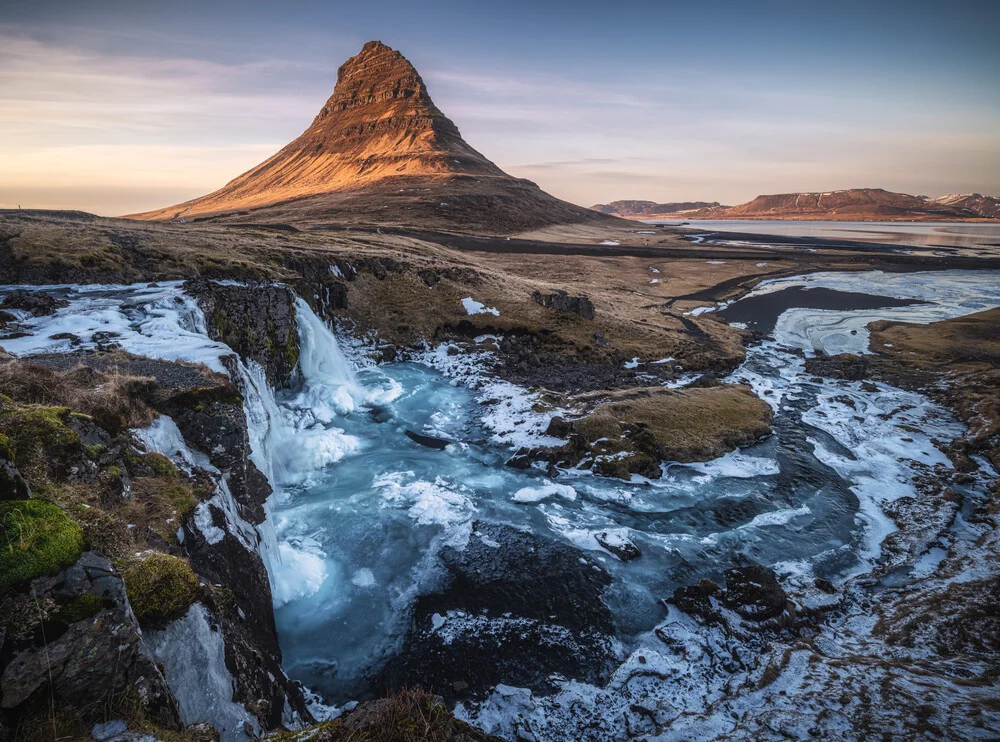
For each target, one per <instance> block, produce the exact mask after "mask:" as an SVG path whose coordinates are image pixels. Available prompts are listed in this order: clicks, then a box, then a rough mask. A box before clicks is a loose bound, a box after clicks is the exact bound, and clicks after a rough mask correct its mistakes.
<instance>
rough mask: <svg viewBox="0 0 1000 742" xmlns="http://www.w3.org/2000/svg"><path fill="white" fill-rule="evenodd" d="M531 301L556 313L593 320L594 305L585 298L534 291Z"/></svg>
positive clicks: (564, 293) (561, 293) (561, 292)
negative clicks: (570, 313)
mask: <svg viewBox="0 0 1000 742" xmlns="http://www.w3.org/2000/svg"><path fill="white" fill-rule="evenodd" d="M531 298H532V300H533V301H534V302H535V303H536V304H539V305H541V306H543V307H547V308H551V309H555V310H556V311H558V312H572V313H573V314H575V315H577V316H579V317H581V318H582V319H594V304H593V302H592V301H590V299H588V298H587V297H585V296H569V295H568V294H567V293H566V292H565V291H559V292H557V293H555V294H543V293H542V292H540V291H536V292H535V293H533V294H532V295H531Z"/></svg>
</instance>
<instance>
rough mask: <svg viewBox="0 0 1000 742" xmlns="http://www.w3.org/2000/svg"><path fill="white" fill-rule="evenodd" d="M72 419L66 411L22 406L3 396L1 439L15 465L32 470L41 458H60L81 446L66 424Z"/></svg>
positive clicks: (74, 433)
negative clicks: (2, 438)
mask: <svg viewBox="0 0 1000 742" xmlns="http://www.w3.org/2000/svg"><path fill="white" fill-rule="evenodd" d="M68 415H69V409H68V408H66V407H35V406H32V405H18V404H15V403H14V402H13V401H12V400H11V399H10V398H9V397H4V396H2V395H0V435H3V436H4V438H5V439H6V441H7V442H6V444H5V447H6V448H7V450H8V453H9V454H10V455H9V458H10V459H11V461H13V462H14V464H15V465H17V466H18V467H19V468H20V467H21V466H30V465H31V464H32V463H37V459H38V458H39V457H40V454H42V455H44V454H45V453H48V454H49V455H50V456H51V455H55V456H58V455H59V454H60V453H62V452H64V451H65V449H66V448H68V447H69V446H71V445H73V444H78V443H79V442H80V436H78V435H77V434H76V431H75V430H73V429H72V428H70V427H69V426H68V425H67V424H66V422H65V420H66V418H67V417H68ZM22 473H23V472H22Z"/></svg>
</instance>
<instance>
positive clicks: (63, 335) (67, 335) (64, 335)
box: [49, 332, 81, 346]
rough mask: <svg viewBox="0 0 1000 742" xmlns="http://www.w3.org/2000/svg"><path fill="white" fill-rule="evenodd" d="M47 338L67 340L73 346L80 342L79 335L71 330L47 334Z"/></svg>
mask: <svg viewBox="0 0 1000 742" xmlns="http://www.w3.org/2000/svg"><path fill="white" fill-rule="evenodd" d="M49 340H69V344H70V345H73V346H76V345H79V344H80V343H81V340H80V336H79V335H74V334H73V333H72V332H57V333H56V334H55V335H49Z"/></svg>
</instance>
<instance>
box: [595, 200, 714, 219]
mask: <svg viewBox="0 0 1000 742" xmlns="http://www.w3.org/2000/svg"><path fill="white" fill-rule="evenodd" d="M720 206H722V205H721V204H720V203H719V202H718V201H678V202H671V203H665V204H658V203H656V202H655V201H628V200H626V201H612V202H611V203H608V204H594V205H593V206H591V207H590V208H591V210H593V211H598V212H600V213H602V214H611V215H612V216H620V217H623V218H625V219H631V218H633V217H650V216H660V215H662V214H688V213H690V212H693V211H697V210H699V209H712V208H718V207H720ZM722 208H727V207H725V206H722Z"/></svg>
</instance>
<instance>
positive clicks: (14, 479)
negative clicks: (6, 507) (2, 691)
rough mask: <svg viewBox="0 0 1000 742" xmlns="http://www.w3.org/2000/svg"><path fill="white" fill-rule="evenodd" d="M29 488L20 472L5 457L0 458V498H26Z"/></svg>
mask: <svg viewBox="0 0 1000 742" xmlns="http://www.w3.org/2000/svg"><path fill="white" fill-rule="evenodd" d="M30 497H31V488H30V487H28V483H27V482H26V481H24V477H22V476H21V472H19V471H18V470H17V467H15V466H14V464H12V463H11V462H10V461H8V460H7V459H2V458H0V500H27V499H29V498H30Z"/></svg>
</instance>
